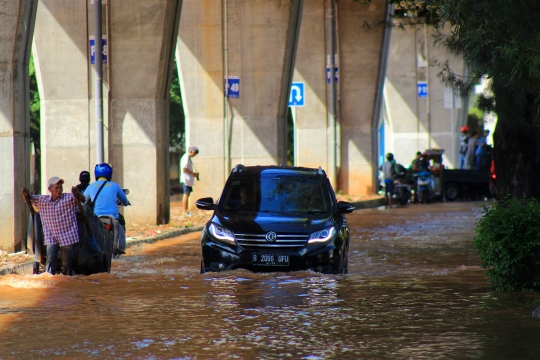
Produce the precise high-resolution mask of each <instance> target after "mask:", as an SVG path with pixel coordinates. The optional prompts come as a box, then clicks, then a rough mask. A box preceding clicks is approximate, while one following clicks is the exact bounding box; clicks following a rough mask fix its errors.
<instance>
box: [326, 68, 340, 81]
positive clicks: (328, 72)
mask: <svg viewBox="0 0 540 360" xmlns="http://www.w3.org/2000/svg"><path fill="white" fill-rule="evenodd" d="M330 72H331V68H330V66H327V67H326V80H327V81H328V83H329V84H330ZM338 80H339V69H338V67H337V66H336V67H334V82H335V83H336V84H337V83H338Z"/></svg>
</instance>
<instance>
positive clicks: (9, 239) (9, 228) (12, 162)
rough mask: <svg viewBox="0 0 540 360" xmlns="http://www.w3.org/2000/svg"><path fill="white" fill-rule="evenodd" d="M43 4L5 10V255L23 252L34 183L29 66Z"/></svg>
mask: <svg viewBox="0 0 540 360" xmlns="http://www.w3.org/2000/svg"><path fill="white" fill-rule="evenodd" d="M36 5H37V0H18V1H4V2H2V7H1V10H0V154H2V156H1V159H0V172H1V173H2V176H1V177H0V204H2V206H1V207H0V219H2V221H0V250H3V251H8V252H14V251H19V250H23V249H24V246H25V240H26V227H27V224H28V209H27V207H26V204H25V203H24V202H23V201H22V197H21V189H22V188H23V187H29V182H30V155H29V154H30V114H29V103H28V98H29V88H28V84H29V82H28V61H29V58H30V44H31V42H32V34H33V28H34V26H33V25H34V19H35V10H36Z"/></svg>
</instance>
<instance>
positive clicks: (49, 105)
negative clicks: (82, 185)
mask: <svg viewBox="0 0 540 360" xmlns="http://www.w3.org/2000/svg"><path fill="white" fill-rule="evenodd" d="M181 4H182V2H181V1H174V0H147V1H135V2H126V1H109V2H108V3H107V5H106V6H104V9H103V12H104V16H103V19H104V21H103V29H104V31H103V33H104V35H107V36H108V38H107V40H108V44H107V45H108V63H107V64H106V65H104V92H103V93H104V100H103V109H104V124H105V131H104V135H105V136H104V138H105V144H104V145H105V146H104V147H105V161H107V162H109V163H111V164H112V165H113V168H114V174H113V181H115V182H117V183H119V184H120V185H121V186H123V187H126V188H129V189H130V196H129V198H130V201H131V202H132V204H133V206H132V207H128V208H126V209H125V210H124V211H125V215H126V219H127V221H131V222H134V223H143V224H147V223H148V224H156V223H158V224H160V223H166V222H168V221H169V201H168V200H169V199H168V196H169V191H168V189H169V188H168V186H169V182H168V146H169V135H168V134H169V124H168V99H169V88H170V78H171V70H172V59H173V56H174V44H175V41H176V34H177V31H178V21H179V17H180V9H181ZM92 16H93V6H92V5H91V4H90V3H89V2H88V3H87V2H85V1H83V2H80V1H72V0H42V1H41V2H40V5H39V9H38V16H37V21H36V37H35V42H34V44H35V54H34V56H35V59H36V67H37V74H38V82H39V84H40V95H41V107H42V129H41V133H42V147H43V151H42V156H43V158H42V169H43V176H42V178H43V185H42V191H46V186H45V181H46V180H47V179H48V178H49V177H50V176H52V175H58V176H60V177H63V178H64V179H65V180H66V185H68V186H71V185H75V184H77V183H78V174H79V172H80V171H82V170H89V171H90V172H91V173H92V174H93V169H94V166H95V164H96V150H95V149H96V135H95V129H96V125H95V119H96V113H95V99H93V97H94V93H95V92H94V87H95V75H94V70H93V65H91V64H90V56H89V36H90V35H93V33H94V30H93V25H89V24H88V19H92ZM91 22H92V21H90V23H91ZM66 188H67V186H66Z"/></svg>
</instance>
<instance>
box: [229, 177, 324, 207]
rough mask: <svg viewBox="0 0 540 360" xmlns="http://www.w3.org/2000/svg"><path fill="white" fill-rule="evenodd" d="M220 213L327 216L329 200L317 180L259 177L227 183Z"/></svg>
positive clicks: (311, 178) (317, 178)
mask: <svg viewBox="0 0 540 360" xmlns="http://www.w3.org/2000/svg"><path fill="white" fill-rule="evenodd" d="M223 195H224V196H223V201H220V207H221V208H222V209H224V210H236V211H256V212H270V213H287V214H297V213H308V214H317V213H328V212H331V211H332V200H331V197H330V191H329V189H328V185H327V182H326V181H325V180H324V179H323V178H321V177H305V176H261V177H246V178H240V179H235V180H233V181H231V183H230V186H228V187H227V189H226V190H225V193H224V194H223Z"/></svg>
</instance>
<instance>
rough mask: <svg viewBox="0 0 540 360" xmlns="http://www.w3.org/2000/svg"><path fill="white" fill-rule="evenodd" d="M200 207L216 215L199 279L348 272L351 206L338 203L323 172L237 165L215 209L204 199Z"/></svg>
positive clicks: (205, 239) (204, 247)
mask: <svg viewBox="0 0 540 360" xmlns="http://www.w3.org/2000/svg"><path fill="white" fill-rule="evenodd" d="M196 205H197V207H198V208H199V209H203V210H214V214H213V216H212V217H211V218H210V220H209V221H208V222H207V223H206V225H205V227H204V229H203V232H202V236H201V244H202V259H201V273H204V272H207V271H222V270H229V269H235V268H245V269H250V270H260V271H272V270H285V269H290V270H302V269H311V270H314V271H317V272H323V273H334V274H345V273H347V270H348V249H349V228H348V227H347V219H346V218H345V216H344V214H346V213H350V212H352V211H353V210H354V206H353V205H352V204H350V203H348V202H344V201H340V202H338V201H337V199H336V196H335V194H334V190H333V189H332V186H331V184H330V181H329V180H328V177H327V176H326V173H325V172H324V171H323V170H322V169H321V168H319V169H310V168H303V167H286V166H243V165H237V166H235V167H234V169H233V170H232V171H231V174H230V175H229V178H228V179H227V182H226V184H225V188H224V189H223V192H222V194H221V197H220V198H219V199H218V201H217V203H215V204H214V200H213V199H212V198H203V199H199V200H197V202H196Z"/></svg>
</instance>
